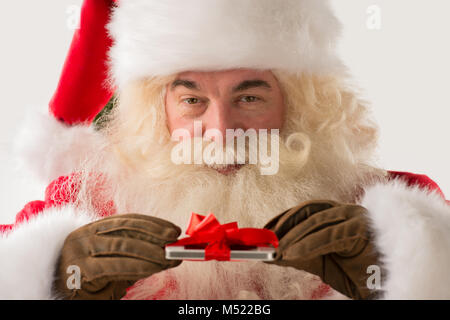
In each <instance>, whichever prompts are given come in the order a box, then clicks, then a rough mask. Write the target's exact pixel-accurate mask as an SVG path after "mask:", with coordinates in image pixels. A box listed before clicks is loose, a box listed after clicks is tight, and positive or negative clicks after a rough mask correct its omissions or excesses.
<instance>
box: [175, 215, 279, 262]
mask: <svg viewBox="0 0 450 320" xmlns="http://www.w3.org/2000/svg"><path fill="white" fill-rule="evenodd" d="M186 234H187V235H189V236H190V237H188V238H184V239H181V240H178V241H177V242H175V243H171V244H169V245H168V246H186V245H204V246H206V247H205V260H218V261H229V260H230V252H231V249H230V247H231V246H233V245H239V246H250V247H258V246H263V247H267V246H269V245H272V246H274V247H275V248H276V247H278V238H277V236H276V235H275V233H273V232H272V231H270V230H267V229H255V228H242V229H239V228H238V224H237V222H231V223H227V224H220V223H219V221H217V219H216V217H215V216H214V215H213V214H212V213H210V214H209V215H208V216H202V215H199V214H196V213H192V215H191V219H190V221H189V226H188V228H187V230H186Z"/></svg>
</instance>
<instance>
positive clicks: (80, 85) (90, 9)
mask: <svg viewBox="0 0 450 320" xmlns="http://www.w3.org/2000/svg"><path fill="white" fill-rule="evenodd" d="M112 5H113V1H112V0H85V1H84V3H83V7H82V9H81V19H80V28H79V29H77V30H76V32H75V34H74V36H73V39H72V44H71V46H70V49H69V53H68V55H67V58H66V61H65V63H64V67H63V70H62V73H61V77H60V80H59V83H58V86H57V89H56V92H55V93H54V95H53V98H52V99H51V101H50V104H49V109H50V112H51V113H52V114H53V115H54V116H55V117H56V118H57V119H59V120H61V121H63V122H65V123H66V124H69V125H72V124H76V123H80V122H92V120H94V118H95V116H96V115H97V114H98V113H99V112H100V111H101V110H102V108H103V107H104V106H105V105H106V104H107V102H108V101H109V99H110V98H111V96H112V94H113V92H114V90H113V89H112V88H110V86H109V85H108V84H107V83H106V79H107V78H108V65H107V52H108V49H109V48H110V47H111V44H112V41H111V39H110V37H109V36H108V34H107V30H106V28H105V26H106V24H107V23H108V21H109V15H110V11H111V6H112Z"/></svg>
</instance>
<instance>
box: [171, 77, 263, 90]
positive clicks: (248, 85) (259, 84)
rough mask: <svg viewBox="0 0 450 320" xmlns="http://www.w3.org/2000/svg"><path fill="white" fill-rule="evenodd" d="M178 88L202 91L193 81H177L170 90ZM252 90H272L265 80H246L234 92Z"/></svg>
mask: <svg viewBox="0 0 450 320" xmlns="http://www.w3.org/2000/svg"><path fill="white" fill-rule="evenodd" d="M178 86H183V87H185V88H188V89H193V90H200V87H199V85H198V84H197V83H196V82H195V81H191V80H184V79H177V80H175V81H174V82H172V84H171V86H170V88H171V90H174V89H175V88H176V87H178ZM252 88H267V89H269V90H271V89H272V87H271V86H270V84H269V83H268V82H267V81H264V80H259V79H256V80H244V81H242V82H241V83H239V84H238V85H237V86H235V87H234V88H233V90H232V91H233V92H239V91H245V90H248V89H252Z"/></svg>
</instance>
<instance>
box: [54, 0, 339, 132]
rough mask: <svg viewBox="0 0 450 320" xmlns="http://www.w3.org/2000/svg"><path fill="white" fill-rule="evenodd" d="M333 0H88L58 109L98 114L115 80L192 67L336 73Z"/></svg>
mask: <svg viewBox="0 0 450 320" xmlns="http://www.w3.org/2000/svg"><path fill="white" fill-rule="evenodd" d="M340 30H341V25H340V23H339V21H338V20H337V19H336V17H335V16H334V14H333V13H332V10H331V8H330V4H329V1H328V0H283V1H274V0H214V1H212V0H191V1H180V0H165V1H160V0H121V1H120V3H119V1H114V0H85V1H84V3H83V7H82V11H81V21H80V29H78V30H77V31H76V32H75V35H74V38H73V41H72V45H71V47H70V51H69V54H68V56H67V59H66V62H65V65H64V69H63V72H62V75H61V79H60V81H59V84H58V88H57V90H56V93H55V95H54V96H53V98H52V100H51V102H50V111H51V113H52V114H53V115H54V116H55V117H56V118H57V119H59V120H61V121H63V122H65V123H67V124H75V123H79V122H88V123H89V122H91V121H92V120H93V119H94V117H95V116H96V115H97V114H98V113H99V111H101V109H102V108H103V107H104V106H105V104H106V103H107V102H108V100H109V99H110V98H111V96H112V94H113V92H114V89H115V88H119V89H120V88H121V87H123V86H124V85H126V84H127V83H128V82H130V81H133V80H137V79H141V78H145V77H150V76H157V75H168V74H174V73H177V72H182V71H187V70H201V71H208V70H224V69H234V68H254V69H278V70H284V71H286V72H291V73H313V74H335V73H342V72H344V71H345V68H344V66H343V64H342V62H341V61H340V59H339V58H338V57H337V55H336V53H335V48H334V45H335V43H336V40H337V37H338V36H339V33H340Z"/></svg>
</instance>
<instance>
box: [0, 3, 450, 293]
mask: <svg viewBox="0 0 450 320" xmlns="http://www.w3.org/2000/svg"><path fill="white" fill-rule="evenodd" d="M340 28H341V26H340V24H339V22H338V21H337V19H336V18H335V16H334V15H333V13H332V11H331V9H330V7H329V4H328V1H317V0H283V1H272V0H237V1H234V0H217V1H211V0H196V1H179V0H168V1H158V0H122V1H120V3H115V2H114V1H112V0H85V2H84V5H83V8H82V19H81V28H80V29H79V30H77V32H76V34H75V37H74V39H73V43H72V46H71V49H70V52H69V56H68V58H67V61H66V64H65V67H64V70H63V74H62V77H61V80H60V83H59V86H58V90H57V92H56V94H55V96H54V98H53V99H52V101H51V103H50V111H51V117H49V118H46V117H41V119H39V120H34V121H33V122H32V123H31V124H30V125H28V126H27V127H26V131H25V133H24V135H23V137H22V138H23V139H22V141H21V143H20V145H19V148H20V149H21V150H22V151H23V152H22V153H23V154H24V159H27V161H28V163H29V165H31V167H32V168H33V170H34V171H35V172H36V173H38V174H40V176H41V177H42V179H45V180H46V181H47V183H50V184H49V186H48V187H47V189H46V193H45V199H44V200H43V201H33V202H30V203H28V204H27V205H26V206H25V207H24V209H23V210H22V211H21V212H20V213H19V214H18V215H17V218H16V222H15V223H14V224H12V225H3V226H2V237H1V239H0V254H1V256H2V260H1V262H0V284H1V285H0V298H4V299H17V298H18V299H49V298H68V299H111V298H113V299H119V298H124V299H331V298H346V297H347V298H354V299H361V298H372V297H375V298H385V299H392V298H401V299H405V298H414V299H417V298H419V299H421V298H450V278H449V277H448V274H447V269H446V267H447V265H448V262H449V261H450V250H449V249H450V235H449V232H448V230H450V207H449V206H448V204H447V203H446V200H445V198H444V196H443V194H442V192H441V191H440V189H439V188H438V186H437V185H436V184H435V183H434V182H433V181H431V180H430V179H429V178H427V177H426V176H424V175H415V174H411V173H401V172H389V171H386V170H384V169H381V168H378V167H377V166H376V164H375V162H374V158H375V154H374V149H375V147H376V145H377V127H376V125H375V124H374V123H373V122H372V119H371V116H370V114H369V112H368V108H367V105H366V103H365V102H364V101H362V100H361V99H360V98H359V97H358V93H357V90H355V89H354V88H353V86H352V85H351V82H350V80H349V77H348V75H347V72H346V68H345V66H344V65H343V64H342V62H341V61H340V59H339V58H338V57H337V55H336V53H335V49H334V45H335V42H336V39H337V37H338V35H339V32H340ZM113 93H115V95H114V96H115V97H114V99H112V100H111V101H112V102H111V104H112V105H113V107H112V109H111V108H110V109H111V110H110V109H108V110H109V112H103V113H102V114H101V116H100V117H97V118H96V121H95V125H93V124H92V122H93V120H94V118H95V117H96V116H97V115H98V114H99V112H100V111H101V110H102V109H103V107H104V106H105V104H106V102H108V101H109V100H110V98H111V96H112V95H113ZM230 130H231V131H230ZM239 130H240V131H239ZM264 130H266V131H264ZM180 131H181V132H184V133H186V134H185V135H184V138H183V139H182V140H183V141H184V142H186V141H187V142H188V144H187V145H188V148H187V150H191V147H192V150H194V151H195V150H196V146H198V145H195V143H194V142H195V138H198V137H200V145H199V146H200V147H202V149H201V150H203V151H205V150H212V149H211V148H210V146H213V148H214V150H216V151H220V150H222V149H226V151H225V154H226V155H229V153H230V154H231V155H230V156H229V157H225V158H226V159H227V161H223V162H220V161H212V162H211V161H207V159H205V157H204V156H202V155H204V154H205V152H201V153H200V156H199V154H198V153H197V154H196V153H195V152H193V153H192V154H189V156H188V157H184V158H183V159H184V160H192V161H182V162H181V163H180V161H174V154H176V153H177V152H175V151H174V150H179V149H177V148H178V147H179V146H180V145H179V142H178V141H176V140H175V139H174V136H177V135H178V133H179V132H180ZM208 132H209V133H211V132H213V133H214V134H213V135H212V136H209V137H208V139H207V138H206V137H205V136H206V135H207V133H208ZM230 132H232V133H233V134H236V132H237V135H238V136H239V135H241V136H242V133H243V134H244V136H245V134H246V133H247V132H257V135H256V137H257V139H258V140H259V141H263V142H264V144H265V143H266V142H271V143H269V147H268V148H269V150H266V151H267V154H275V153H276V154H277V157H276V158H275V159H273V160H274V161H275V162H276V165H275V166H274V167H272V168H275V169H274V170H272V171H271V172H270V173H269V174H267V173H266V174H263V171H264V169H267V167H268V164H267V161H262V159H261V157H259V158H258V160H257V161H256V162H253V163H250V162H251V161H249V160H250V158H251V155H252V152H253V151H254V149H255V148H253V147H252V146H251V145H250V142H249V146H247V145H246V146H245V147H244V149H243V150H244V151H245V152H246V155H245V156H244V160H245V161H244V162H243V163H242V162H236V161H235V160H236V158H237V157H238V156H239V155H240V153H239V150H238V151H236V152H235V153H234V152H230V150H231V151H234V148H227V147H228V146H229V141H226V139H225V138H227V137H229V136H230V134H229V133H230ZM239 132H240V133H239ZM261 132H262V133H265V132H270V133H269V134H268V135H266V136H265V137H263V136H264V135H263V134H261ZM178 136H179V135H178ZM273 137H275V138H276V139H272V138H273ZM202 138H203V139H202ZM234 138H236V139H238V138H239V137H235V136H234ZM231 140H232V141H233V139H231ZM273 141H276V142H277V143H275V144H274V143H273ZM262 145H263V144H259V145H258V146H259V147H261V146H262ZM208 148H209V149H208ZM252 150H253V151H252ZM258 150H259V151H260V149H258ZM241 151H242V150H241ZM209 160H210V159H209ZM216 160H217V159H216ZM272 164H273V163H272ZM191 212H196V213H200V214H206V213H210V212H212V213H214V215H215V216H216V217H217V218H218V220H219V221H220V222H222V223H227V222H232V221H236V222H238V223H239V227H252V228H266V229H269V230H271V231H273V232H274V233H275V234H276V235H277V236H278V239H279V246H278V248H277V249H276V250H277V251H276V255H275V260H274V261H272V262H270V263H266V262H261V261H253V262H249V261H246V262H235V261H215V260H210V261H202V262H194V261H181V260H167V259H166V257H165V252H164V249H165V245H167V244H170V243H173V242H175V241H176V240H177V238H178V237H179V236H180V235H181V234H182V233H183V231H185V230H182V229H181V228H184V227H186V223H187V222H188V220H189V217H190V215H191ZM76 276H78V278H76ZM74 279H75V280H74ZM72 280H74V281H72Z"/></svg>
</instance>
